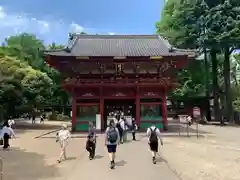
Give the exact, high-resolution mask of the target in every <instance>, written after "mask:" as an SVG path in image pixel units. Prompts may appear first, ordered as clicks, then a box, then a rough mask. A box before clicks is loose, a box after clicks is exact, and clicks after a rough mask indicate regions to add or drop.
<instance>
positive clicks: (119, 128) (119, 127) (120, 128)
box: [116, 122, 123, 131]
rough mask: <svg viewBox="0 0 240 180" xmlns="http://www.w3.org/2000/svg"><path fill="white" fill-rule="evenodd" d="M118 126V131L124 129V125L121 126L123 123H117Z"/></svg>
mask: <svg viewBox="0 0 240 180" xmlns="http://www.w3.org/2000/svg"><path fill="white" fill-rule="evenodd" d="M116 127H117V129H118V131H123V129H122V127H121V125H120V123H119V122H118V123H117V126H116Z"/></svg>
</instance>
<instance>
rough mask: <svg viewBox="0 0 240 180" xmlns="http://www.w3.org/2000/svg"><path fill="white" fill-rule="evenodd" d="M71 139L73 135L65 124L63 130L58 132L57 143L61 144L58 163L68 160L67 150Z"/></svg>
mask: <svg viewBox="0 0 240 180" xmlns="http://www.w3.org/2000/svg"><path fill="white" fill-rule="evenodd" d="M70 138H71V134H70V132H69V130H68V129H67V125H66V124H63V125H62V127H61V130H60V131H58V133H57V140H56V142H59V144H60V147H61V153H60V157H59V160H58V163H61V162H62V161H63V160H66V159H67V156H66V148H67V145H68V142H69V139H70Z"/></svg>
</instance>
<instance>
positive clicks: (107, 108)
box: [104, 99, 136, 128]
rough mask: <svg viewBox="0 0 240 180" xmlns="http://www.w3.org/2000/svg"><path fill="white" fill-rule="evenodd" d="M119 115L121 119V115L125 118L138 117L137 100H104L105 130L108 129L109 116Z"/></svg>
mask: <svg viewBox="0 0 240 180" xmlns="http://www.w3.org/2000/svg"><path fill="white" fill-rule="evenodd" d="M114 114H117V115H118V116H117V118H118V119H119V116H120V114H123V115H124V116H132V117H134V118H135V116H136V103H135V99H106V100H104V128H106V127H107V122H108V118H109V116H112V115H114Z"/></svg>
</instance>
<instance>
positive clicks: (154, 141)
mask: <svg viewBox="0 0 240 180" xmlns="http://www.w3.org/2000/svg"><path fill="white" fill-rule="evenodd" d="M147 136H148V144H149V146H150V150H151V152H152V161H153V164H156V154H157V152H158V139H159V140H160V142H161V145H162V146H163V141H162V138H161V134H160V130H159V129H158V128H157V127H156V126H155V125H154V124H153V125H152V126H151V127H150V128H148V129H147Z"/></svg>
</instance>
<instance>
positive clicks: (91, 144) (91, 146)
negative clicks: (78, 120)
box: [86, 122, 96, 160]
mask: <svg viewBox="0 0 240 180" xmlns="http://www.w3.org/2000/svg"><path fill="white" fill-rule="evenodd" d="M86 150H87V151H88V152H89V159H90V160H92V159H93V158H94V156H95V150H96V128H95V126H94V124H93V122H89V130H88V136H87V142H86Z"/></svg>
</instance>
